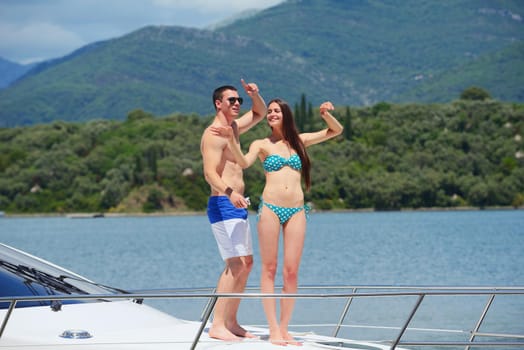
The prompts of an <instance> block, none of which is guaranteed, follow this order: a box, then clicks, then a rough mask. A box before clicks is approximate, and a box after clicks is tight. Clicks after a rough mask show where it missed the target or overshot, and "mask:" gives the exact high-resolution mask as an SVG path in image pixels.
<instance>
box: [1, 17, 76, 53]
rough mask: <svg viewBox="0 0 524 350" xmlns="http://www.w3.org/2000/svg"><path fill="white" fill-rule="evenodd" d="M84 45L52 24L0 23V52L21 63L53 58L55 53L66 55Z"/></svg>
mask: <svg viewBox="0 0 524 350" xmlns="http://www.w3.org/2000/svg"><path fill="white" fill-rule="evenodd" d="M85 44H86V42H85V41H83V40H82V39H81V38H80V37H79V36H78V35H76V34H75V33H74V32H72V31H69V30H67V29H65V28H62V27H60V26H58V25H56V24H53V23H39V22H34V23H28V24H21V25H19V26H17V25H13V24H3V23H0V52H10V53H11V57H13V58H14V59H16V60H18V61H20V62H21V63H29V62H31V61H38V60H41V59H43V58H49V57H53V55H54V54H55V53H56V52H61V53H62V54H67V53H69V52H71V51H73V50H75V49H77V48H79V47H81V46H83V45H85Z"/></svg>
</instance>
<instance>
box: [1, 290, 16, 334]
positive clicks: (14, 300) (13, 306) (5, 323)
mask: <svg viewBox="0 0 524 350" xmlns="http://www.w3.org/2000/svg"><path fill="white" fill-rule="evenodd" d="M15 306H16V299H13V300H11V304H9V309H8V310H7V313H6V314H5V317H4V321H3V322H2V326H1V327H0V338H2V334H4V329H5V326H7V321H9V317H11V313H12V312H13V310H14V308H15Z"/></svg>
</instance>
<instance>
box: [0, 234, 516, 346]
mask: <svg viewBox="0 0 524 350" xmlns="http://www.w3.org/2000/svg"><path fill="white" fill-rule="evenodd" d="M0 287H1V288H0V322H1V323H0V349H2V348H4V349H96V350H101V349H112V350H124V349H159V350H160V349H173V350H177V349H217V350H219V349H229V350H235V349H253V350H262V349H281V348H282V347H281V346H279V345H274V344H272V343H271V342H269V341H268V334H269V331H268V329H267V328H266V327H265V325H264V324H263V323H262V324H252V325H247V326H245V327H246V328H247V330H249V331H250V332H251V333H253V334H254V335H256V336H257V338H249V339H248V338H246V339H242V340H239V341H221V340H216V339H213V338H210V337H209V335H208V332H207V331H208V329H209V325H210V320H211V315H212V312H213V308H214V306H215V303H216V301H217V299H218V298H233V297H241V298H242V299H243V300H248V301H249V302H260V299H262V298H268V297H273V298H290V297H292V298H296V299H297V302H298V303H300V305H301V306H300V307H299V308H297V309H299V310H300V311H299V310H297V311H299V312H297V317H296V318H295V320H294V323H295V324H293V325H292V326H291V327H290V329H291V330H292V331H293V335H294V336H295V338H296V339H297V340H298V341H299V342H301V344H302V346H301V347H300V348H301V349H304V350H308V349H354V350H385V349H421V348H429V349H435V348H439V347H448V348H449V347H451V346H455V347H461V348H465V349H468V348H470V347H472V348H473V347H477V346H479V347H483V348H490V349H504V350H507V349H513V348H515V349H517V348H518V349H523V348H524V330H523V323H522V322H520V323H519V322H515V321H514V320H524V287H518V286H510V287H502V286H498V287H493V286H489V287H485V286H484V287H458V286H439V287H418V286H403V287H399V286H309V287H303V288H302V289H301V290H300V292H299V293H297V294H294V295H291V294H285V295H284V294H273V295H267V294H262V293H259V292H257V290H256V289H255V288H251V289H249V290H247V291H246V292H245V293H242V294H217V293H215V292H214V291H213V290H212V289H201V290H188V289H171V290H150V291H134V292H129V291H123V290H118V289H115V288H111V287H108V286H102V285H100V284H97V283H95V282H93V281H90V280H88V279H86V278H84V277H82V276H80V275H78V274H76V273H74V272H71V271H68V270H66V269H64V268H62V267H60V266H57V265H55V264H52V263H50V262H47V261H45V260H42V259H40V258H38V257H35V256H32V255H30V254H27V253H25V252H23V251H20V250H17V249H15V248H12V247H9V246H7V245H4V244H0ZM166 300H167V301H172V300H176V301H178V302H181V303H182V305H184V304H185V303H187V305H189V304H190V303H191V301H193V300H199V301H201V302H202V304H203V305H204V307H203V308H201V309H202V312H201V313H199V314H198V315H195V316H194V318H192V319H189V320H188V319H184V318H179V317H177V316H175V315H173V314H171V313H170V312H165V311H161V310H159V309H158V308H156V307H152V306H151V305H150V304H154V303H157V302H159V301H166ZM470 300H473V301H474V302H473V303H472V306H468V307H467V308H466V309H462V306H464V305H466V304H467V303H469V301H470ZM319 303H320V304H321V305H322V306H320V307H315V306H314V305H315V304H319ZM435 303H437V304H438V306H437V307H432V308H430V309H428V308H427V306H426V305H427V304H435ZM499 305H503V306H504V307H503V308H499V307H498V306H499ZM257 310H261V308H258V309H256V310H255V309H254V308H253V310H251V309H250V310H249V312H250V313H251V312H252V313H255V312H257ZM428 310H429V311H428ZM463 310H467V312H464V311H463ZM363 316H365V317H363ZM457 322H458V323H459V324H457ZM455 326H457V327H459V328H458V329H457V328H455ZM289 346H291V347H293V346H292V345H289Z"/></svg>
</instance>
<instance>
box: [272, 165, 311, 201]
mask: <svg viewBox="0 0 524 350" xmlns="http://www.w3.org/2000/svg"><path fill="white" fill-rule="evenodd" d="M262 198H263V199H264V202H267V203H271V204H275V205H278V206H281V207H288V208H295V207H300V206H303V205H304V192H303V191H302V186H301V183H300V173H299V172H298V171H296V170H292V169H281V170H279V171H277V172H270V173H266V186H265V187H264V192H263V193H262Z"/></svg>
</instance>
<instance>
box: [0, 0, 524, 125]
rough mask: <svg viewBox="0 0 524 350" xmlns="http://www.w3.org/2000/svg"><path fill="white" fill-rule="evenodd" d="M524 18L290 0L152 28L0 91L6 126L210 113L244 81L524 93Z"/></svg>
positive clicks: (331, 94)
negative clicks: (218, 93)
mask: <svg viewBox="0 0 524 350" xmlns="http://www.w3.org/2000/svg"><path fill="white" fill-rule="evenodd" d="M523 15H524V2H522V1H519V0H508V1H503V0H498V1H469V0H457V1H454V2H453V3H450V2H435V1H432V0H405V1H402V2H397V1H392V0H382V1H371V0H358V1H357V0H355V1H341V0H289V1H286V2H283V3H282V4H280V5H277V6H274V7H271V8H268V9H266V10H262V11H259V12H256V13H254V14H250V16H249V17H248V18H244V17H241V18H240V19H238V20H235V21H234V22H232V23H230V24H227V25H225V26H218V27H217V28H216V29H214V30H198V29H189V28H183V27H176V26H155V27H146V28H142V29H139V30H137V31H134V32H132V33H129V34H127V35H124V36H122V37H119V38H114V39H111V40H106V41H103V42H98V43H93V44H91V45H88V46H86V47H84V48H81V49H79V50H77V51H75V52H74V53H73V54H71V55H69V56H66V57H63V58H60V59H57V60H53V61H49V62H45V63H43V64H42V65H39V66H37V67H35V68H34V69H32V71H31V72H29V73H28V74H26V75H25V76H24V77H23V78H22V79H20V80H18V81H16V82H15V83H14V84H12V85H11V86H9V87H8V88H6V89H3V90H0V126H4V127H5V126H8V127H11V126H17V125H29V124H34V123H47V122H50V121H53V120H57V119H61V120H66V121H86V120H90V119H100V118H105V119H124V118H125V117H126V115H127V113H128V112H129V111H131V110H133V109H143V110H145V111H148V112H151V113H153V114H155V115H167V114H170V113H174V112H179V113H186V114H190V113H196V114H199V115H204V116H205V115H210V114H212V113H213V106H212V101H211V92H212V90H213V89H214V88H215V87H216V86H218V85H222V84H235V85H237V86H239V85H240V84H239V80H240V78H244V79H246V80H249V81H254V82H256V83H258V85H259V87H260V89H261V92H262V94H263V96H264V97H265V98H266V99H269V98H272V97H276V96H279V97H283V98H284V99H287V100H288V101H289V102H291V103H293V102H295V101H298V99H299V97H300V95H301V94H302V93H304V94H306V96H307V97H308V100H310V101H312V102H313V103H314V104H315V105H317V104H319V103H321V102H322V101H324V100H326V99H329V100H331V101H333V102H334V103H335V104H336V105H359V106H360V105H371V104H374V103H377V102H381V101H387V102H393V103H408V102H418V103H433V102H447V101H450V100H453V99H456V98H457V97H458V95H459V94H460V92H461V91H462V90H464V89H466V88H468V87H470V86H473V85H477V86H480V87H482V88H484V89H486V90H487V91H489V92H490V93H491V95H492V96H493V97H494V98H496V99H501V100H504V101H514V102H523V101H524V84H523V83H524V55H522V53H523V52H524V44H523V43H524V30H523V26H524V22H523V19H522V16H523ZM242 93H243V92H242V91H241V94H242Z"/></svg>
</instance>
